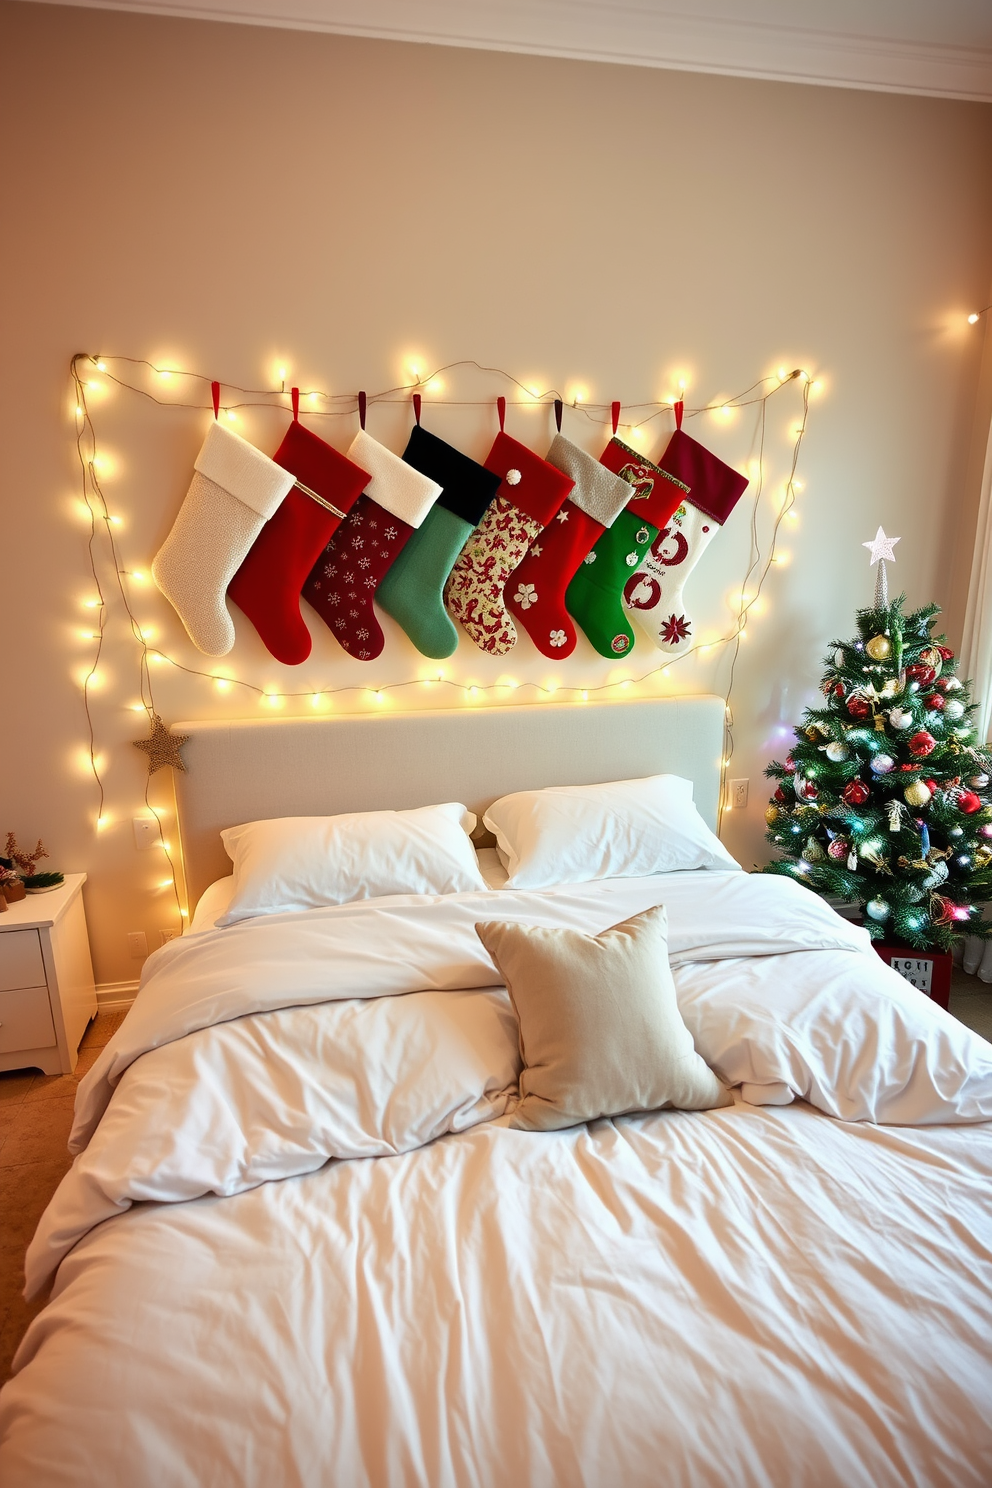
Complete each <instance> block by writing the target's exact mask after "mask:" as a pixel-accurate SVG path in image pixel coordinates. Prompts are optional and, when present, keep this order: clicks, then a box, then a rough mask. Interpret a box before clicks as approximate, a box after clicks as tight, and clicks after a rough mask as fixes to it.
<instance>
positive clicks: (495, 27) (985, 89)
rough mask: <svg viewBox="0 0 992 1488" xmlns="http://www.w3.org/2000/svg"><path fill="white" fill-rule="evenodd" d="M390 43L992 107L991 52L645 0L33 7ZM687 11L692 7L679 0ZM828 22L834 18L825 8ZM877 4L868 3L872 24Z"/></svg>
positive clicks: (284, 0)
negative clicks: (952, 100) (728, 16)
mask: <svg viewBox="0 0 992 1488" xmlns="http://www.w3.org/2000/svg"><path fill="white" fill-rule="evenodd" d="M38 3H43V4H65V3H69V4H75V5H82V6H87V7H91V8H95V9H101V10H124V11H130V12H132V13H140V14H146V15H167V16H180V17H186V18H191V19H195V20H205V21H229V22H236V23H239V24H241V25H251V26H274V27H279V28H283V29H289V30H302V31H326V32H333V33H336V34H339V35H344V36H363V37H371V38H374V39H377V40H383V41H406V42H421V43H429V44H433V45H436V46H455V47H471V48H477V49H482V50H486V51H509V52H522V53H529V54H533V55H536V56H546V57H566V58H572V59H575V60H579V61H587V62H590V61H593V62H614V63H622V64H627V65H634V66H639V67H662V68H672V69H675V70H677V71H687V72H707V73H718V74H724V75H729V76H734V77H752V78H766V79H772V80H775V81H779V82H792V83H813V84H819V85H824V86H833V87H844V88H862V89H871V90H875V91H881V92H888V93H917V94H925V95H929V96H931V97H940V98H958V99H968V100H973V101H976V102H992V48H990V47H988V46H973V47H968V46H949V45H946V44H943V43H938V42H932V43H929V42H921V41H918V40H910V39H908V38H906V37H900V36H897V35H894V34H891V30H890V34H889V35H887V36H886V35H854V34H852V33H850V32H848V33H843V32H841V31H830V30H814V29H810V28H805V27H802V26H797V25H788V26H785V25H774V24H769V23H768V22H767V21H759V20H753V19H744V18H741V16H740V15H739V14H738V15H736V16H735V17H734V18H733V19H732V20H723V19H719V18H716V17H714V16H704V15H700V14H696V15H683V14H680V13H677V12H674V11H667V10H663V9H661V8H660V6H659V5H657V4H655V5H651V4H649V3H645V0H642V3H641V4H636V3H614V0H610V3H604V0H420V3H419V4H418V5H416V7H414V6H413V5H412V4H411V3H410V0H202V3H201V0H188V3H186V4H181V3H179V4H172V3H168V0H165V3H162V0H38ZM683 3H690V4H691V0H683ZM827 13H828V14H829V12H827ZM870 13H871V10H870V6H866V7H865V14H866V19H867V17H868V16H870Z"/></svg>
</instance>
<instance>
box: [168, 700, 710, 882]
mask: <svg viewBox="0 0 992 1488" xmlns="http://www.w3.org/2000/svg"><path fill="white" fill-rule="evenodd" d="M723 725H724V702H723V699H722V698H719V697H689V698H662V699H658V700H653V699H639V700H637V701H634V702H619V703H583V704H580V705H572V704H554V703H548V704H545V705H543V706H536V705H535V706H530V707H522V708H479V709H478V710H476V709H470V708H465V709H459V710H458V711H456V712H439V713H434V712H424V713H403V714H376V715H372V716H369V715H361V716H355V717H342V718H290V719H265V720H264V721H254V720H251V721H249V720H245V721H241V720H239V721H236V722H209V723H177V724H176V725H174V729H175V732H177V733H184V734H189V736H190V739H189V743H188V744H187V745H186V747H185V750H184V754H185V758H186V764H187V768H188V773H187V774H185V775H178V776H177V780H176V795H177V808H178V816H179V831H180V837H181V841H182V846H183V857H184V860H185V871H186V884H187V891H188V894H189V897H190V902H191V903H192V904H195V903H196V901H197V899H198V898H199V896H200V894H202V892H203V890H204V889H205V888H206V887H207V885H208V884H210V883H212V882H213V881H214V879H216V878H221V877H222V876H223V875H224V874H226V873H229V872H230V862H229V860H228V858H227V856H226V854H225V852H224V848H223V845H222V844H221V840H220V836H219V833H220V831H221V829H222V828H223V827H230V826H234V825H236V824H237V823H238V822H243V821H259V820H263V819H265V818H268V817H276V816H330V815H333V814H334V813H336V812H340V811H375V810H384V809H394V810H397V809H402V808H404V807H410V806H428V805H431V804H432V803H434V802H437V801H462V802H464V804H465V805H466V806H468V807H469V809H470V810H471V811H475V812H477V813H478V815H479V816H480V817H481V815H482V813H483V811H484V810H485V809H486V807H487V806H489V805H491V803H492V802H493V801H495V800H496V799H497V797H498V796H502V795H506V793H507V792H508V791H515V790H535V789H539V788H540V787H542V786H546V785H592V784H594V783H597V782H599V781H604V780H627V779H634V778H636V777H637V776H640V775H656V774H661V773H662V772H666V771H667V772H670V773H671V774H674V775H683V776H685V777H686V778H687V779H689V780H691V781H692V782H693V784H694V787H695V800H696V804H697V806H698V808H699V810H700V812H701V813H702V815H703V817H704V819H705V820H706V821H707V822H708V823H709V825H710V826H713V827H715V826H716V820H717V812H718V807H719V791H720V758H721V755H722V752H723Z"/></svg>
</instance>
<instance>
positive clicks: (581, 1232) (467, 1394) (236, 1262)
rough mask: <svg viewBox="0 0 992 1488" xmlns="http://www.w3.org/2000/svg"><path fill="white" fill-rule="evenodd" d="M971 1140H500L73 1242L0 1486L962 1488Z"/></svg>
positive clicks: (442, 1145)
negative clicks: (731, 1487) (553, 1485)
mask: <svg viewBox="0 0 992 1488" xmlns="http://www.w3.org/2000/svg"><path fill="white" fill-rule="evenodd" d="M503 1119H504V1120H505V1118H503ZM990 1196H992V1131H990V1129H989V1128H988V1127H951V1128H941V1129H928V1130H925V1131H918V1130H906V1129H892V1128H881V1127H875V1126H872V1125H869V1124H863V1123H862V1124H853V1125H852V1124H845V1123H840V1122H837V1121H833V1120H831V1119H830V1118H828V1117H826V1116H822V1115H820V1114H819V1113H816V1112H813V1111H811V1110H810V1109H809V1108H807V1107H805V1106H802V1105H794V1106H792V1107H790V1108H788V1109H786V1110H777V1109H762V1110H757V1109H754V1108H751V1107H748V1106H744V1105H737V1106H734V1107H732V1108H729V1109H727V1110H722V1111H713V1112H705V1113H692V1114H689V1113H681V1112H667V1113H663V1114H659V1115H652V1116H647V1117H639V1118H632V1117H626V1118H621V1119H620V1120H618V1121H616V1122H615V1123H614V1122H607V1121H603V1122H598V1123H596V1124H595V1125H594V1126H592V1127H590V1128H588V1129H587V1128H585V1127H580V1128H575V1129H572V1130H571V1131H568V1132H562V1133H554V1134H543V1133H542V1134H539V1135H535V1134H531V1133H526V1132H517V1131H512V1130H505V1129H503V1128H502V1127H501V1126H500V1125H499V1124H498V1123H496V1124H494V1123H487V1124H485V1125H482V1126H477V1127H475V1128H474V1129H473V1130H471V1131H469V1132H465V1133H462V1134H460V1135H453V1136H448V1137H444V1138H442V1139H441V1140H440V1141H437V1142H435V1143H433V1144H431V1145H430V1146H428V1147H425V1148H422V1149H421V1150H419V1151H416V1152H411V1153H407V1154H405V1155H402V1156H397V1157H388V1158H379V1159H359V1160H354V1161H350V1162H342V1163H331V1164H329V1165H328V1166H327V1167H325V1168H322V1169H321V1170H320V1171H319V1172H317V1173H313V1174H311V1175H309V1176H306V1177H301V1178H296V1179H288V1180H285V1181H283V1182H273V1183H265V1184H262V1185H261V1186H260V1187H258V1188H255V1189H253V1190H251V1191H250V1192H247V1193H243V1194H240V1195H238V1196H236V1197H234V1198H228V1199H215V1198H205V1199H200V1200H196V1201H194V1202H191V1203H186V1204H178V1205H165V1204H161V1205H160V1204H145V1205H141V1206H139V1207H137V1208H135V1209H132V1210H131V1211H130V1212H129V1213H127V1214H126V1215H124V1216H123V1217H122V1218H120V1219H116V1220H114V1221H112V1222H111V1223H109V1224H104V1225H101V1226H99V1227H98V1228H97V1229H95V1230H94V1231H93V1232H92V1233H91V1234H90V1235H88V1236H87V1238H86V1239H84V1240H83V1241H82V1242H81V1243H80V1244H79V1245H78V1246H77V1247H76V1249H75V1250H74V1251H73V1252H72V1254H71V1255H70V1256H69V1257H68V1259H67V1260H66V1261H65V1262H63V1265H62V1267H61V1269H60V1272H59V1278H58V1282H57V1285H56V1294H55V1298H54V1300H53V1302H52V1303H51V1304H50V1305H49V1306H48V1307H47V1308H46V1309H45V1311H44V1312H43V1313H42V1314H41V1316H40V1317H39V1318H38V1319H37V1320H36V1321H35V1322H34V1323H33V1324H32V1326H31V1328H30V1330H29V1332H28V1334H27V1337H26V1339H25V1341H24V1343H23V1345H22V1347H21V1351H20V1355H19V1358H18V1364H19V1366H20V1373H19V1374H18V1375H17V1376H16V1377H15V1379H14V1380H13V1381H12V1382H11V1383H10V1384H9V1385H8V1386H7V1387H6V1388H5V1390H4V1391H3V1393H2V1395H0V1434H2V1439H3V1446H2V1448H0V1476H2V1479H3V1482H4V1484H5V1488H63V1485H64V1488H90V1485H93V1488H96V1485H99V1488H205V1485H209V1488H274V1485H275V1488H297V1485H298V1488H325V1485H335V1488H338V1485H340V1488H363V1485H374V1488H383V1485H391V1488H393V1485H395V1488H398V1485H411V1484H417V1485H423V1488H448V1485H451V1488H472V1485H479V1488H483V1485H485V1488H520V1485H528V1488H529V1485H534V1488H545V1485H550V1484H556V1485H561V1488H579V1485H587V1488H617V1485H624V1488H642V1485H643V1488H658V1485H664V1488H708V1485H711V1484H712V1485H714V1488H727V1485H728V1484H730V1485H733V1488H786V1485H789V1488H907V1485H916V1488H988V1484H989V1482H992V1425H990V1410H989V1402H990V1400H992V1351H990V1340H992V1253H990V1246H992V1197H990Z"/></svg>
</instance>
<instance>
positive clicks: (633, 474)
mask: <svg viewBox="0 0 992 1488" xmlns="http://www.w3.org/2000/svg"><path fill="white" fill-rule="evenodd" d="M601 463H602V464H603V465H605V467H606V468H607V470H612V471H613V472H614V473H615V474H616V475H619V476H621V477H622V479H623V480H625V481H627V483H628V484H629V485H631V486H633V488H634V489H633V492H632V494H631V497H630V500H629V501H628V503H627V505H626V506H625V507H624V509H623V511H622V512H621V513H620V515H619V516H618V517H617V519H616V521H615V522H614V523H613V525H612V526H611V527H608V528H607V529H606V531H605V532H604V533H603V535H602V536H601V537H600V538H598V539H597V541H596V544H595V546H594V547H593V548H592V550H591V551H590V552H589V553H587V554H586V557H585V559H584V561H583V562H582V563H581V564H580V566H579V568H578V570H577V571H576V574H575V577H574V578H573V579H572V582H571V583H570V584H569V586H568V588H567V590H566V591H565V603H566V605H567V606H568V611H569V614H570V615H573V616H574V617H575V619H576V620H577V621H578V623H579V625H581V627H582V629H583V630H584V631H585V633H586V636H587V637H588V639H589V640H590V642H591V643H592V645H593V646H594V647H595V648H596V650H597V651H598V652H599V654H600V655H601V656H624V655H626V653H627V652H628V651H629V650H630V648H631V646H633V644H634V632H633V630H632V629H631V626H630V623H629V621H628V620H627V617H626V615H625V614H624V607H623V590H624V585H625V584H626V582H627V580H628V579H629V578H630V576H631V574H632V573H633V572H634V570H635V569H637V568H639V567H640V564H641V561H642V560H643V558H644V554H645V553H646V552H647V550H648V548H649V547H650V545H651V543H652V542H654V540H655V538H656V537H657V536H658V532H659V530H660V529H661V528H662V527H663V526H664V525H665V523H666V522H667V521H668V519H669V517H670V516H671V514H672V512H673V511H674V510H675V508H676V507H677V506H678V505H679V503H680V502H681V501H683V500H684V499H685V495H686V492H687V490H688V487H687V486H686V485H685V483H684V482H683V481H681V480H680V479H679V478H678V477H677V476H675V475H673V474H672V473H671V472H670V471H669V470H667V469H665V468H664V466H663V465H655V464H653V462H652V461H651V460H646V459H645V458H644V456H643V455H640V454H638V453H637V451H636V450H632V449H631V448H630V446H629V445H626V444H624V442H623V440H622V439H617V437H616V435H614V437H613V438H612V439H611V440H610V442H609V444H608V445H607V446H606V449H605V450H604V451H603V455H602V460H601Z"/></svg>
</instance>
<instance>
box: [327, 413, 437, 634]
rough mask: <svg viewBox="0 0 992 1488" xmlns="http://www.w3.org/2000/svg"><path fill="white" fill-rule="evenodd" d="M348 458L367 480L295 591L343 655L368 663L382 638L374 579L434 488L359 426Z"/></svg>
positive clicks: (434, 492)
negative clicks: (299, 591) (300, 589)
mask: <svg viewBox="0 0 992 1488" xmlns="http://www.w3.org/2000/svg"><path fill="white" fill-rule="evenodd" d="M348 458H349V459H350V460H354V461H355V463H356V464H358V465H362V466H364V468H365V469H366V470H368V471H370V472H371V479H370V481H369V483H368V485H367V486H366V488H365V494H364V495H363V496H360V497H359V498H358V501H357V502H356V503H355V506H354V508H353V510H352V512H351V514H350V515H349V517H348V519H347V521H345V522H343V523H342V524H341V526H340V527H339V528H338V530H337V532H336V533H335V534H334V536H333V537H332V538H331V541H330V542H329V543H328V544H327V546H326V548H325V549H324V551H323V553H321V555H320V557H319V558H318V559H317V562H316V563H315V564H314V566H313V569H312V570H311V573H310V577H309V578H308V579H307V581H306V583H305V584H304V586H303V597H304V599H305V600H307V601H308V603H309V604H311V605H313V607H314V609H315V610H316V611H317V614H318V615H319V616H320V618H321V619H322V620H323V622H324V624H325V625H326V626H327V628H328V630H329V631H330V632H331V634H332V635H333V636H334V638H335V640H337V641H340V643H341V645H342V646H343V647H344V649H345V650H346V651H347V653H348V655H349V656H353V657H354V658H355V660H356V661H374V660H375V658H376V657H377V656H379V655H380V654H381V652H382V648H383V645H384V644H385V637H384V636H383V633H382V627H381V626H380V624H379V621H378V620H377V619H376V616H375V612H374V610H373V608H372V601H373V599H374V598H375V591H376V588H377V586H378V583H379V580H380V579H381V578H382V577H383V575H384V574H385V573H386V572H387V570H388V569H389V566H390V564H391V563H392V562H393V560H394V559H395V558H397V557H398V556H399V554H400V553H401V552H402V551H403V548H404V547H405V546H406V544H407V542H408V541H409V539H410V537H411V536H412V534H413V533H414V532H415V531H416V529H417V528H418V527H419V526H420V524H421V522H423V520H424V518H425V517H426V516H427V513H428V512H429V511H430V509H431V507H432V506H433V505H434V502H435V501H436V500H437V498H438V497H439V496H440V494H441V487H440V486H439V485H438V483H437V481H432V480H429V479H428V477H427V476H426V475H421V473H420V471H419V470H414V468H413V466H412V465H407V464H406V463H405V461H403V460H401V459H400V457H399V456H398V455H394V454H393V452H392V450H388V449H386V447H385V445H382V444H380V443H379V442H378V440H375V439H373V438H372V436H371V435H370V434H366V432H365V430H364V428H363V429H361V430H360V432H359V433H358V434H356V436H355V438H354V440H353V441H352V444H351V448H350V449H349V450H348Z"/></svg>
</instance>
